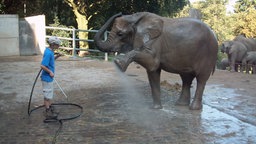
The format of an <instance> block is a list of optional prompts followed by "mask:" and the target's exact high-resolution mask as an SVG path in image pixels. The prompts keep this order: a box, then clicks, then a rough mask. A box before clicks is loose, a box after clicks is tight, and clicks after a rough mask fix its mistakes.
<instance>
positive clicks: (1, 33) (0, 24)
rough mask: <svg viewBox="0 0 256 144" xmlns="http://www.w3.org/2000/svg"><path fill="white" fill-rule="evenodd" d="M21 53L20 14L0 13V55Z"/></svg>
mask: <svg viewBox="0 0 256 144" xmlns="http://www.w3.org/2000/svg"><path fill="white" fill-rule="evenodd" d="M15 55H20V50H19V17H18V15H0V56H15Z"/></svg>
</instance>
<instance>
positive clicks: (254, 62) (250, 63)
mask: <svg viewBox="0 0 256 144" xmlns="http://www.w3.org/2000/svg"><path fill="white" fill-rule="evenodd" d="M245 59H246V63H247V68H246V73H249V69H250V68H252V73H253V74H256V51H250V52H247V56H246V58H245Z"/></svg>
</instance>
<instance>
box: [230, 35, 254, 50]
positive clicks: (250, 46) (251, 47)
mask: <svg viewBox="0 0 256 144" xmlns="http://www.w3.org/2000/svg"><path fill="white" fill-rule="evenodd" d="M233 40H234V41H238V42H241V43H242V44H244V45H245V47H246V48H247V50H248V51H256V40H255V39H253V38H246V37H244V36H243V35H238V36H236V37H235V38H234V39H233Z"/></svg>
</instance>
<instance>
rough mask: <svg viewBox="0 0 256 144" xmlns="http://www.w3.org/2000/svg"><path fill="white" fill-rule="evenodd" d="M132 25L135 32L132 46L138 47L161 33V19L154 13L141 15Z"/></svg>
mask: <svg viewBox="0 0 256 144" xmlns="http://www.w3.org/2000/svg"><path fill="white" fill-rule="evenodd" d="M134 26H135V28H136V33H135V37H134V45H133V47H134V48H135V49H138V48H142V47H143V46H144V45H145V44H146V43H148V42H150V41H152V40H154V39H156V38H157V37H159V36H160V35H161V33H162V29H163V20H162V19H161V18H160V17H158V16H156V15H150V14H148V15H147V14H146V15H145V16H144V17H141V18H140V19H139V20H138V21H137V22H136V23H135V25H134Z"/></svg>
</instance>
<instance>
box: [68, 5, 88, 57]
mask: <svg viewBox="0 0 256 144" xmlns="http://www.w3.org/2000/svg"><path fill="white" fill-rule="evenodd" d="M66 3H67V4H68V5H69V6H70V7H71V8H72V9H73V12H74V14H75V16H76V22H77V26H78V29H83V30H88V19H87V17H86V15H83V14H81V13H79V12H78V7H79V6H77V5H76V4H75V3H74V2H73V0H66ZM78 37H79V39H88V32H79V33H78ZM79 48H81V49H86V50H88V49H89V45H88V42H86V41H79ZM87 53H88V51H79V56H81V57H84V56H85V55H86V54H87Z"/></svg>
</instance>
